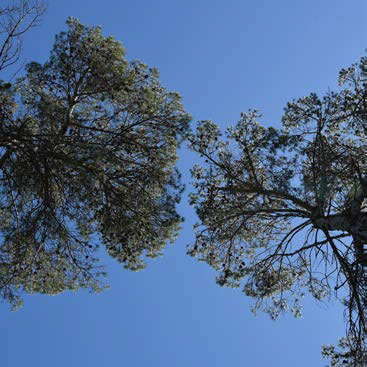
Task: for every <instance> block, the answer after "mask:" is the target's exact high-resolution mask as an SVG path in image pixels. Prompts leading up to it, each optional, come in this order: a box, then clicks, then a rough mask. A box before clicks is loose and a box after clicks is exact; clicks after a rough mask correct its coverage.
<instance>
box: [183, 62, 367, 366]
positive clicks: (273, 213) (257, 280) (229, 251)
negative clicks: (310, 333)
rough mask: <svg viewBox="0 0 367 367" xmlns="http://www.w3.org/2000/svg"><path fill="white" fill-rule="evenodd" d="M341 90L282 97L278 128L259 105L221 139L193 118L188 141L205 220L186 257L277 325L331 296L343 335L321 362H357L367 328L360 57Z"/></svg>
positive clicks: (211, 126)
mask: <svg viewBox="0 0 367 367" xmlns="http://www.w3.org/2000/svg"><path fill="white" fill-rule="evenodd" d="M339 84H340V87H341V88H339V90H338V91H335V92H329V93H327V94H326V95H325V96H324V97H322V98H321V97H318V96H317V95H316V94H315V93H312V94H310V95H309V96H307V97H303V98H300V99H298V100H293V101H291V102H289V103H288V104H287V106H286V108H285V110H284V115H283V118H282V124H281V127H280V128H278V129H277V128H274V127H267V128H266V127H263V126H262V125H261V124H260V123H259V121H258V120H259V117H260V114H259V113H258V111H255V110H250V111H249V112H247V113H242V114H241V118H240V120H239V122H238V123H237V124H236V125H235V126H233V127H230V128H229V129H227V130H226V133H225V136H224V137H223V136H222V134H221V131H220V129H219V128H218V126H217V125H216V124H215V123H213V122H211V121H201V122H200V123H199V125H198V128H197V131H196V133H195V134H193V135H192V136H191V137H190V146H191V149H192V150H194V151H195V152H197V153H199V154H200V155H201V156H202V157H203V160H205V162H203V163H202V164H197V165H195V166H194V168H193V169H192V176H193V178H194V179H195V181H194V183H193V185H194V188H195V191H194V192H193V193H192V194H191V204H193V205H194V206H195V208H196V211H197V214H198V217H199V220H200V222H199V223H198V224H197V225H196V227H195V231H196V240H195V243H194V244H192V245H191V246H190V247H189V251H188V252H189V254H190V255H192V256H195V257H198V258H199V259H200V260H201V261H205V262H207V263H208V264H209V265H210V266H211V267H213V268H214V269H216V270H217V271H218V277H217V283H218V284H220V285H221V286H230V287H242V290H243V292H244V293H245V294H246V295H248V296H250V297H253V298H254V299H255V300H256V301H255V304H254V310H255V311H256V310H258V309H261V310H264V311H265V312H267V313H269V314H270V316H271V317H272V318H276V317H277V316H278V315H279V314H280V313H282V312H284V311H285V310H287V309H290V310H291V312H293V314H294V316H296V317H298V316H300V315H301V311H302V305H301V299H302V297H303V296H304V294H305V292H309V293H310V294H311V295H312V296H313V297H314V298H316V299H317V300H321V299H324V298H326V299H329V298H330V297H336V298H338V299H339V300H340V301H341V302H342V303H343V305H345V321H346V325H347V332H346V336H345V338H344V339H342V340H341V341H340V343H339V347H340V348H335V347H333V346H325V347H323V355H324V356H325V357H327V356H328V357H331V360H332V365H333V366H342V365H348V366H357V365H360V364H361V363H362V359H363V358H365V357H364V355H365V351H366V326H367V325H366V311H365V310H366V309H367V275H366V271H367V268H366V266H367V254H366V250H365V248H364V245H365V244H366V243H367V160H366V157H365V156H366V148H367V57H363V58H362V59H361V60H360V62H359V63H358V64H355V65H352V66H351V67H350V68H347V69H343V70H341V72H340V75H339Z"/></svg>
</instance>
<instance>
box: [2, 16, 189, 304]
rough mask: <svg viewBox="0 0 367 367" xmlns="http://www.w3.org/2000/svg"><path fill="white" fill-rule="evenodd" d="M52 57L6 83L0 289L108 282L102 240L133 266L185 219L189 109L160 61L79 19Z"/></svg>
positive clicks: (10, 295) (7, 295) (17, 292)
mask: <svg viewBox="0 0 367 367" xmlns="http://www.w3.org/2000/svg"><path fill="white" fill-rule="evenodd" d="M67 25H68V30H67V31H66V32H62V33H60V34H59V35H57V36H56V40H55V44H54V47H53V50H52V52H51V56H50V59H49V61H47V62H46V63H45V64H43V65H41V64H39V63H37V62H32V63H30V64H28V65H27V67H26V75H25V76H24V77H23V78H20V79H18V81H17V82H16V83H13V84H7V83H3V84H2V85H1V87H0V147H1V148H0V149H1V158H0V171H1V173H0V197H1V207H0V211H1V217H0V234H1V242H0V294H1V297H2V299H5V300H7V301H9V302H11V303H12V304H13V306H17V305H18V304H19V302H20V296H21V293H22V292H23V291H24V292H29V293H32V292H40V293H47V294H55V293H58V292H61V291H63V290H68V289H70V290H76V289H78V288H79V287H86V288H90V289H92V290H99V289H100V287H101V284H100V276H101V275H104V271H103V268H101V267H99V266H97V264H96V263H97V260H98V254H97V253H96V252H97V249H98V247H99V245H100V244H103V246H104V247H105V248H106V249H107V251H108V253H109V254H110V255H111V256H112V257H113V258H115V259H117V260H118V261H119V262H121V263H122V264H123V266H124V267H125V268H127V269H131V270H138V269H142V268H144V266H145V264H146V262H145V258H146V257H150V258H154V257H156V256H158V255H160V254H161V253H162V249H163V248H164V246H165V245H166V243H167V242H168V241H171V242H172V241H173V240H174V239H175V237H176V234H177V231H178V229H179V224H180V222H181V218H180V216H179V215H178V214H177V212H176V209H175V206H176V203H177V202H178V201H179V197H180V193H181V191H182V186H181V184H180V182H179V173H178V172H177V170H176V169H175V163H176V160H177V156H176V150H177V148H178V146H179V144H180V142H181V141H182V139H183V138H185V136H186V135H187V131H188V123H189V120H190V116H189V115H188V114H187V113H186V112H185V111H184V109H183V107H182V104H181V98H180V96H179V95H178V94H177V93H174V92H167V91H166V89H165V88H163V87H162V86H161V84H160V82H159V79H158V71H157V70H156V69H149V68H148V67H147V66H146V65H145V64H143V63H142V62H140V61H133V62H130V63H129V62H127V61H126V59H125V51H124V49H123V47H122V45H121V43H120V42H118V41H116V40H115V39H114V38H113V37H104V36H103V35H102V33H101V29H100V27H86V26H84V25H82V24H81V23H79V21H78V20H76V19H72V18H69V20H68V21H67Z"/></svg>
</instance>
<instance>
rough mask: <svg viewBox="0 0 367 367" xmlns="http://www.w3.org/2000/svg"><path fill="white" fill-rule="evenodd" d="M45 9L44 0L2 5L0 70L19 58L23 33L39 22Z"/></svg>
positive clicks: (0, 18)
mask: <svg viewBox="0 0 367 367" xmlns="http://www.w3.org/2000/svg"><path fill="white" fill-rule="evenodd" d="M45 10H46V7H45V3H44V1H42V0H16V1H11V2H10V1H8V2H7V3H6V2H5V4H2V5H0V71H1V70H3V69H5V68H7V67H8V66H11V65H13V64H15V63H16V62H17V61H18V60H19V57H20V53H21V50H22V46H23V35H24V34H25V33H26V32H28V31H29V30H30V29H31V28H33V27H35V26H37V25H38V24H39V22H40V20H41V18H42V15H43V14H44V12H45Z"/></svg>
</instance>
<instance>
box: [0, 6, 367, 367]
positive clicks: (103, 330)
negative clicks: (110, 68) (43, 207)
mask: <svg viewBox="0 0 367 367" xmlns="http://www.w3.org/2000/svg"><path fill="white" fill-rule="evenodd" d="M366 14H367V2H366V1H365V0H349V1H341V0H333V1H331V0H322V1H320V0H318V1H317V0H308V1H294V0H293V1H290V0H287V1H285V0H278V1H271V0H266V1H265V0H258V1H246V0H241V1H240V0H238V1H231V0H228V1H226V2H225V1H214V0H211V1H207V0H196V1H188V0H187V1H175V0H171V1H168V0H156V1H148V0H140V1H137V2H133V1H118V0H104V1H95V0H89V1H82V0H80V1H71V0H63V1H49V8H48V12H47V14H46V15H45V18H44V21H43V23H42V25H41V26H40V27H39V28H38V29H35V30H32V31H31V32H30V33H29V34H27V37H26V42H25V49H24V53H23V59H24V61H26V62H29V61H32V60H35V61H39V62H43V61H45V60H46V59H47V57H48V55H49V51H50V49H51V46H52V44H53V40H54V35H55V34H56V33H58V32H60V31H61V30H63V29H65V20H66V18H67V17H68V16H70V15H71V16H74V17H77V18H79V19H80V21H81V22H82V23H85V24H88V25H101V26H102V29H103V33H104V34H105V35H111V34H112V35H114V36H115V38H116V39H118V40H121V41H122V42H123V45H124V47H125V48H126V50H127V58H128V59H129V60H133V59H139V60H142V61H143V62H145V63H147V64H148V65H149V66H152V67H157V68H158V69H159V70H160V74H161V80H162V83H163V85H165V86H166V87H167V88H168V89H170V90H176V91H178V92H179V93H180V94H181V95H182V96H183V102H184V105H185V107H186V109H187V111H188V112H190V113H191V114H192V115H193V117H194V121H193V123H192V126H193V127H195V124H196V121H197V120H200V119H212V120H213V121H215V122H217V123H218V124H219V125H220V126H221V127H223V128H225V127H226V126H228V125H230V124H233V123H235V122H236V121H237V119H238V118H239V114H240V112H241V111H246V110H247V109H248V108H258V109H259V110H260V111H261V112H262V114H263V116H264V117H263V120H262V121H263V123H264V125H265V126H269V125H273V126H275V127H279V126H280V117H281V115H282V111H283V107H284V106H285V104H286V102H287V101H288V100H290V99H292V98H297V97H301V96H304V95H307V94H309V93H310V92H317V93H320V94H322V93H324V92H326V91H327V89H328V88H330V89H333V88H336V86H337V82H336V80H337V76H338V71H339V70H340V69H341V68H342V67H345V66H349V65H350V64H352V63H353V62H356V61H358V59H359V58H360V57H361V56H362V55H363V53H364V50H365V49H366V47H367V21H366V20H367V19H366ZM195 159H196V158H195V156H194V155H193V154H192V153H190V152H188V151H187V150H186V148H183V149H182V150H181V152H180V161H179V166H180V169H181V171H182V173H183V179H184V181H185V183H186V185H187V190H186V193H185V195H187V192H188V190H189V189H190V186H189V181H190V178H189V172H188V170H189V168H190V167H191V166H192V164H193V163H194V162H195ZM179 209H180V213H181V214H182V215H183V216H185V217H186V222H185V223H184V227H183V230H182V232H181V234H180V236H179V238H178V240H177V242H176V243H175V245H174V246H168V247H167V248H166V250H165V254H164V257H162V258H160V259H157V260H154V261H153V262H151V263H150V265H149V267H148V268H147V269H146V270H145V271H143V272H139V273H131V272H128V271H125V270H123V269H121V267H120V266H118V264H116V263H115V262H114V261H113V260H110V259H106V262H105V263H106V265H107V269H108V271H109V273H110V274H109V278H108V279H109V284H110V285H111V289H110V290H108V291H106V292H104V293H102V294H100V295H91V294H89V293H88V292H79V293H77V294H73V293H64V294H62V295H58V296H54V297H51V296H39V295H34V296H27V297H25V306H24V307H23V308H22V309H21V310H20V311H18V312H16V313H11V312H10V311H9V308H8V307H7V305H1V306H0V311H1V313H0V320H1V325H2V333H1V334H0V346H1V347H0V351H1V364H2V366H4V367H23V366H24V367H25V366H27V367H48V366H50V365H51V366H53V367H65V366H68V367H76V366H88V367H97V366H98V367H99V366H129V367H130V366H131V367H134V366H137V367H143V366H151V367H172V366H174V367H181V366H182V367H184V366H185V367H188V366H193V367H197V366H201V367H202V366H211V367H217V366H218V367H219V366H228V367H232V366H236V367H237V366H243V367H246V366H251V367H252V366H256V367H265V366H266V367H269V366H275V367H276V366H282V367H288V366H289V367H291V366H292V367H294V366H298V367H303V366H307V367H308V366H324V365H325V364H326V361H323V360H322V359H321V356H320V346H321V344H327V343H334V342H336V340H337V338H338V337H339V336H342V335H343V332H344V323H343V316H342V309H341V308H340V306H339V305H338V304H337V303H336V302H331V303H329V304H323V303H321V304H320V303H318V304H316V303H315V302H314V301H312V300H309V299H306V301H305V307H304V317H303V318H302V319H293V318H292V317H291V316H284V317H281V318H280V319H279V320H278V321H276V322H274V321H271V320H270V319H269V318H268V317H267V316H266V315H262V314H259V315H258V316H257V317H254V316H253V315H252V314H251V312H250V305H251V303H252V301H251V300H249V299H247V298H246V297H245V296H244V295H243V294H242V293H241V292H240V291H239V290H233V289H225V288H220V287H219V286H217V285H216V284H215V274H214V272H213V271H212V270H211V269H209V267H208V266H207V265H206V264H203V263H199V262H197V261H196V260H195V259H192V258H190V257H188V256H187V255H186V249H185V247H186V244H187V243H190V242H191V241H192V240H193V233H192V225H193V223H194V222H195V220H196V218H195V215H194V213H193V210H192V209H191V208H190V207H189V206H188V205H187V202H186V196H185V197H184V200H183V202H182V204H180V208H179Z"/></svg>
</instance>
